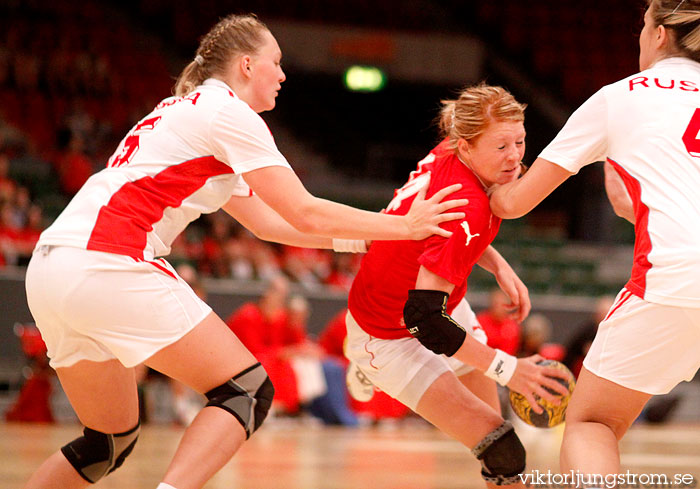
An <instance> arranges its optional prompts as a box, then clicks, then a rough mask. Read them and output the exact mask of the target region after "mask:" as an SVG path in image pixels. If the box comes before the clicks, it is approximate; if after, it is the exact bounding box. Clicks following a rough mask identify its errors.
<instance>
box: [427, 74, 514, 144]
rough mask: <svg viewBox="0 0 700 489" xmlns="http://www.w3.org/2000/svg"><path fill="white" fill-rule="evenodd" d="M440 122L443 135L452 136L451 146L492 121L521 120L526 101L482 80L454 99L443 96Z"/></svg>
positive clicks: (478, 132) (472, 137)
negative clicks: (518, 99)
mask: <svg viewBox="0 0 700 489" xmlns="http://www.w3.org/2000/svg"><path fill="white" fill-rule="evenodd" d="M441 103H442V110H441V111H440V115H439V121H438V125H439V128H440V136H441V138H443V139H444V138H449V141H450V142H449V146H450V148H451V149H453V150H456V149H457V141H459V140H460V139H464V140H466V141H474V140H476V139H477V138H478V137H479V136H481V135H482V134H483V133H484V131H486V128H487V127H488V125H489V124H490V123H491V122H493V121H496V122H509V121H513V122H522V121H524V120H525V107H526V105H525V104H521V103H519V102H518V101H517V100H515V97H513V95H511V93H510V92H508V91H507V90H506V89H504V88H502V87H497V86H491V85H486V84H484V83H481V84H479V85H475V86H472V87H467V88H465V89H463V90H462V91H461V92H460V94H459V97H458V98H456V99H454V100H443V101H442V102H441Z"/></svg>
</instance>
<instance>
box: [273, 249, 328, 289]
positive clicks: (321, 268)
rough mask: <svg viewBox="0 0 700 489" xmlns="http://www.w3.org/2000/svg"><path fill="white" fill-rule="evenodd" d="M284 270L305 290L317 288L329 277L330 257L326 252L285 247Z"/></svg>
mask: <svg viewBox="0 0 700 489" xmlns="http://www.w3.org/2000/svg"><path fill="white" fill-rule="evenodd" d="M282 270H283V271H284V273H286V274H287V276H288V277H289V278H290V279H291V280H292V281H294V282H297V283H299V284H301V285H302V286H304V287H305V288H308V289H313V288H317V287H319V286H320V285H321V284H322V283H323V281H324V280H325V278H326V277H327V276H328V273H329V271H330V256H329V254H328V252H326V251H324V250H317V249H313V248H297V247H296V246H284V247H283V249H282Z"/></svg>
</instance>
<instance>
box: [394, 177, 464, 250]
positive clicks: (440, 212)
mask: <svg viewBox="0 0 700 489" xmlns="http://www.w3.org/2000/svg"><path fill="white" fill-rule="evenodd" d="M461 188H462V184H461V183H455V184H453V185H450V186H449V187H445V188H443V189H442V190H440V191H438V192H436V193H435V195H433V196H432V197H430V198H429V199H426V198H425V194H426V192H427V190H428V185H425V186H424V187H423V188H422V189H420V190H419V191H418V193H417V194H416V198H415V199H413V202H412V203H411V208H410V209H409V210H408V213H407V214H406V215H405V216H404V218H405V220H406V225H407V226H408V235H409V236H410V239H425V238H427V237H428V236H431V235H433V234H437V235H440V236H443V237H445V238H449V237H450V236H451V235H452V233H451V232H450V231H447V230H445V229H442V228H441V227H440V223H443V222H445V221H452V220H454V219H464V216H465V214H464V212H447V211H448V210H450V209H454V208H455V207H463V206H465V205H467V204H469V200H468V199H454V200H446V201H445V202H441V201H442V199H444V198H445V197H447V196H448V195H450V194H451V193H453V192H456V191H457V190H459V189H461Z"/></svg>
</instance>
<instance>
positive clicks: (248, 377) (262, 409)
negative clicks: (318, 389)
mask: <svg viewBox="0 0 700 489" xmlns="http://www.w3.org/2000/svg"><path fill="white" fill-rule="evenodd" d="M205 395H206V396H207V399H209V402H208V403H207V406H216V407H219V408H221V409H223V410H225V411H228V412H229V413H231V414H232V415H233V416H234V417H235V418H236V419H237V420H238V422H239V423H241V425H242V426H243V428H244V429H245V433H246V438H250V435H252V434H253V433H254V432H255V430H257V429H258V428H259V427H260V425H261V424H262V422H263V420H264V419H265V417H266V416H267V412H268V411H269V410H270V406H271V405H272V398H273V396H274V395H275V388H274V387H273V386H272V382H271V381H270V377H268V376H267V372H265V369H264V368H263V366H262V365H260V363H256V364H255V365H253V366H251V367H248V368H247V369H245V370H244V371H243V372H241V373H239V374H238V375H236V376H235V377H233V378H232V379H231V380H229V381H228V382H226V383H225V384H222V385H220V386H219V387H215V388H214V389H212V390H210V391H209V392H207V393H206V394H205Z"/></svg>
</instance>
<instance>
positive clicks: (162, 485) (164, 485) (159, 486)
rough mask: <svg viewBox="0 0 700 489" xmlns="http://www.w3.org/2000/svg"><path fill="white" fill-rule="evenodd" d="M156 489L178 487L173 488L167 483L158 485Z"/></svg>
mask: <svg viewBox="0 0 700 489" xmlns="http://www.w3.org/2000/svg"><path fill="white" fill-rule="evenodd" d="M156 489H177V487H173V486H171V485H170V484H166V483H165V482H161V483H160V484H158V487H156Z"/></svg>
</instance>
